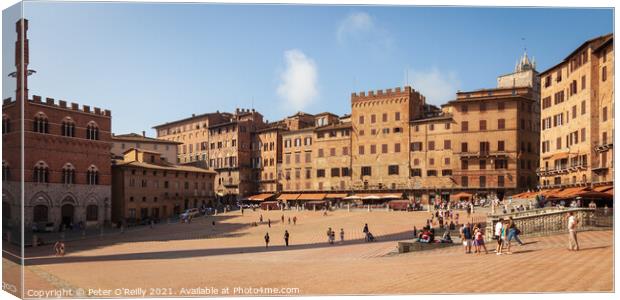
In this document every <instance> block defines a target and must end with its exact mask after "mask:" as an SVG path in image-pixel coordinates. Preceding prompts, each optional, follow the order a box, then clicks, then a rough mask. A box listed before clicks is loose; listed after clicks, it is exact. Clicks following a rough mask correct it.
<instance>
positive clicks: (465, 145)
mask: <svg viewBox="0 0 620 300" xmlns="http://www.w3.org/2000/svg"><path fill="white" fill-rule="evenodd" d="M461 152H467V143H461Z"/></svg>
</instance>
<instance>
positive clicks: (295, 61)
mask: <svg viewBox="0 0 620 300" xmlns="http://www.w3.org/2000/svg"><path fill="white" fill-rule="evenodd" d="M284 59H285V63H286V69H285V70H284V71H282V72H281V73H280V84H279V85H278V89H277V93H278V95H279V96H280V97H281V98H282V99H283V100H284V101H285V102H286V104H287V107H290V108H293V109H294V110H296V111H299V110H303V109H304V108H306V107H308V105H310V104H311V103H312V102H314V100H315V99H316V97H317V95H318V94H319V89H318V70H317V67H316V64H315V63H314V61H313V60H312V59H311V58H309V57H307V56H306V55H305V54H304V53H303V52H301V51H300V50H297V49H292V50H287V51H285V52H284Z"/></svg>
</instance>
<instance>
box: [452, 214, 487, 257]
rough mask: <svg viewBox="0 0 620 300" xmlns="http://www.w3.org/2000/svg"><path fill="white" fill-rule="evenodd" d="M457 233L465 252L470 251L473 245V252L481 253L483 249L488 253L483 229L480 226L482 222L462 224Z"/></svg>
mask: <svg viewBox="0 0 620 300" xmlns="http://www.w3.org/2000/svg"><path fill="white" fill-rule="evenodd" d="M459 235H460V237H461V241H462V242H463V248H464V249H465V253H466V254H469V253H472V252H471V249H472V246H473V247H474V252H473V253H477V254H481V253H482V249H484V253H485V254H488V253H489V250H487V246H486V244H485V243H484V231H483V228H482V224H475V225H474V224H471V223H469V222H468V223H466V224H463V227H461V228H460V229H459Z"/></svg>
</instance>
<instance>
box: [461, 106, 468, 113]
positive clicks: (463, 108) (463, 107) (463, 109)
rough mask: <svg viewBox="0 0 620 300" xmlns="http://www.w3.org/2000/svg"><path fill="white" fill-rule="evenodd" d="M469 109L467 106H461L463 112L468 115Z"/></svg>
mask: <svg viewBox="0 0 620 300" xmlns="http://www.w3.org/2000/svg"><path fill="white" fill-rule="evenodd" d="M467 109H468V107H467V104H463V105H461V112H463V113H467Z"/></svg>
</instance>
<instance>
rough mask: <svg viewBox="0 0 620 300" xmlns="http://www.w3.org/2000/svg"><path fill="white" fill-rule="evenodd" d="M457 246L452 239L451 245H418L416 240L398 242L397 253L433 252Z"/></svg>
mask: <svg viewBox="0 0 620 300" xmlns="http://www.w3.org/2000/svg"><path fill="white" fill-rule="evenodd" d="M455 245H459V243H457V242H456V241H455V240H454V239H453V243H420V242H418V241H417V240H411V241H402V242H398V253H407V252H418V251H426V250H435V249H439V248H445V247H450V246H455Z"/></svg>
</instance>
